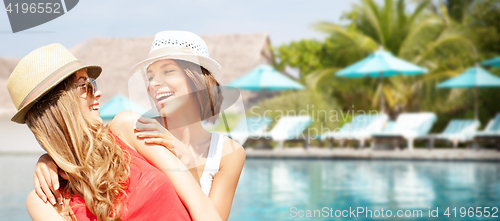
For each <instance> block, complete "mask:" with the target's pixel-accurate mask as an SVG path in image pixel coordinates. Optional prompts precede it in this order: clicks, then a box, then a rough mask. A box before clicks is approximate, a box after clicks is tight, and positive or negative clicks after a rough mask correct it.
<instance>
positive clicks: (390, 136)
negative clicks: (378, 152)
mask: <svg viewBox="0 0 500 221" xmlns="http://www.w3.org/2000/svg"><path fill="white" fill-rule="evenodd" d="M436 120H437V117H436V114H434V113H429V112H427V113H404V114H400V115H399V116H398V118H397V119H396V122H395V123H394V125H393V127H392V130H391V131H387V132H381V133H374V134H372V138H373V139H374V141H375V144H378V143H379V142H382V141H386V140H389V141H393V142H394V143H395V144H396V146H398V142H399V141H400V140H406V141H407V145H408V149H410V150H412V149H413V142H414V141H415V140H421V139H425V140H428V139H429V138H428V137H427V136H426V135H427V134H428V133H429V131H430V130H431V128H432V125H434V123H435V122H436Z"/></svg>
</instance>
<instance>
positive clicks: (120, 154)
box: [26, 75, 130, 220]
mask: <svg viewBox="0 0 500 221" xmlns="http://www.w3.org/2000/svg"><path fill="white" fill-rule="evenodd" d="M73 78H74V75H73V76H72V77H69V78H68V79H66V80H64V81H63V82H62V83H60V84H59V85H57V86H56V87H55V88H54V89H52V90H51V91H50V92H49V93H48V94H47V95H45V96H44V97H43V98H42V99H41V100H40V101H38V102H37V103H36V104H35V105H34V106H33V107H32V108H31V109H30V111H29V112H28V113H27V115H26V123H27V124H28V126H29V128H30V129H31V131H32V132H33V134H34V135H35V137H36V139H37V140H38V142H39V143H40V145H41V146H42V147H43V148H44V149H45V150H46V151H47V153H48V154H49V155H50V156H51V157H52V159H53V160H54V162H55V163H56V164H57V165H58V166H59V168H61V169H62V170H63V171H64V172H66V174H67V175H68V185H66V187H65V189H64V190H63V193H69V194H64V195H65V196H64V197H65V200H64V201H65V202H64V204H65V208H66V209H67V210H69V200H68V199H70V198H71V196H72V195H73V194H78V195H80V196H81V197H83V199H84V200H85V204H86V206H87V208H88V209H89V210H90V211H91V212H92V213H93V214H94V215H95V216H96V217H97V218H98V220H121V212H122V206H123V203H122V201H123V198H124V197H126V194H125V189H126V188H127V186H128V176H129V173H130V168H129V160H130V157H129V155H128V154H127V153H126V152H124V151H122V149H121V148H120V147H118V146H117V145H116V144H115V143H114V140H113V137H111V135H110V134H109V133H108V128H107V127H104V126H103V125H102V123H101V122H99V121H97V120H95V119H93V118H91V117H86V116H85V115H84V114H83V112H82V111H81V109H80V103H79V99H80V98H79V94H78V90H77V88H76V87H75V85H74V83H73ZM70 214H71V216H72V218H75V216H74V214H73V212H72V211H71V210H70Z"/></svg>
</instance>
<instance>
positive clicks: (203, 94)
mask: <svg viewBox="0 0 500 221" xmlns="http://www.w3.org/2000/svg"><path fill="white" fill-rule="evenodd" d="M131 72H132V73H133V74H140V75H142V76H143V77H144V78H145V83H146V86H147V89H148V93H149V96H150V97H151V99H152V101H153V102H154V104H155V106H156V108H157V109H158V113H159V114H160V116H161V117H158V118H155V119H147V118H142V117H140V115H139V114H137V113H134V112H131V111H124V112H122V113H120V114H118V115H117V116H115V118H114V120H113V122H112V123H110V128H111V129H112V131H113V132H115V133H116V134H118V135H119V136H121V137H124V141H125V142H127V143H129V144H131V145H132V146H135V145H140V144H147V145H152V144H157V145H161V146H165V147H174V148H169V150H170V151H172V152H173V153H174V154H175V155H176V156H177V157H178V158H179V159H180V160H181V162H182V163H183V164H184V165H185V166H187V167H188V168H190V172H191V174H192V176H193V177H194V178H195V179H196V181H198V182H199V185H200V186H201V189H202V190H203V192H204V193H205V194H206V195H207V196H209V198H210V199H211V200H212V203H213V204H214V205H215V207H216V208H217V211H218V213H219V215H220V216H221V218H222V219H223V220H226V219H227V218H228V217H229V212H230V210H231V205H232V200H233V197H234V193H235V191H236V186H237V184H238V180H239V176H240V174H241V171H242V168H243V164H244V162H245V151H244V149H243V148H242V147H241V145H239V144H237V143H236V142H234V141H233V140H231V139H229V138H227V137H225V136H223V135H222V134H219V133H210V132H207V131H206V130H205V129H204V128H203V127H202V124H201V122H202V121H209V122H213V121H214V120H215V119H216V118H217V116H218V114H219V112H220V108H221V102H222V94H221V90H220V85H219V83H218V81H217V79H218V78H219V77H220V74H221V66H220V65H219V64H218V63H217V62H216V61H215V60H213V59H212V58H210V57H209V55H208V48H207V46H206V44H205V42H204V41H203V40H202V39H201V38H200V37H199V36H197V35H195V34H193V33H191V32H185V31H164V32H160V33H157V34H156V36H155V39H154V41H153V44H152V47H151V51H150V54H149V56H148V58H147V59H146V60H144V61H142V62H140V63H139V64H137V65H135V66H134V67H133V68H132V69H131ZM165 128H166V129H165ZM167 129H168V131H167ZM158 132H160V133H158ZM158 147H159V146H157V147H155V148H158ZM152 148H153V147H152ZM160 148H161V147H160ZM139 153H141V151H139ZM141 154H143V153H141ZM146 154H147V153H146ZM145 157H146V158H148V160H150V162H152V164H153V165H156V164H157V163H159V161H160V160H161V159H160V158H157V157H156V156H154V155H151V156H145ZM49 164H50V160H49V162H47V160H42V162H40V163H39V165H37V168H47V166H46V165H49ZM51 168H52V169H51V170H52V172H50V173H52V174H56V171H55V169H54V167H51ZM41 171H50V170H47V169H41ZM44 174H47V172H39V173H38V176H39V177H44ZM35 177H37V174H35ZM45 177H47V176H45ZM41 179H43V178H41ZM35 182H36V181H35ZM53 182H54V183H55V182H57V180H54V181H53ZM198 188H199V187H198ZM181 198H182V196H181ZM210 204H211V203H210Z"/></svg>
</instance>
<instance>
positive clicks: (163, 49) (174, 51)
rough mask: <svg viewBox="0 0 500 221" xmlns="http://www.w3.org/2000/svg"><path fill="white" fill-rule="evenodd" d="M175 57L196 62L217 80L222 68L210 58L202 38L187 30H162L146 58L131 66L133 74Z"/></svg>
mask: <svg viewBox="0 0 500 221" xmlns="http://www.w3.org/2000/svg"><path fill="white" fill-rule="evenodd" d="M163 59H177V60H183V61H189V62H192V63H195V64H198V65H200V66H202V67H204V68H205V69H207V70H208V71H209V72H210V74H212V76H213V77H214V78H215V79H216V80H217V81H219V78H220V76H221V72H222V68H221V66H220V64H219V63H217V61H215V60H214V59H212V58H210V56H209V54H208V47H207V44H206V43H205V41H203V39H202V38H201V37H200V36H198V35H196V34H194V33H192V32H188V31H162V32H158V33H157V34H156V35H155V38H154V40H153V44H152V45H151V51H150V52H149V55H148V58H147V59H146V60H144V61H141V62H139V63H138V64H136V65H135V66H134V67H132V69H131V72H132V74H135V73H137V72H140V73H141V74H145V73H146V69H147V68H148V67H149V65H151V64H152V63H154V62H155V61H158V60H163Z"/></svg>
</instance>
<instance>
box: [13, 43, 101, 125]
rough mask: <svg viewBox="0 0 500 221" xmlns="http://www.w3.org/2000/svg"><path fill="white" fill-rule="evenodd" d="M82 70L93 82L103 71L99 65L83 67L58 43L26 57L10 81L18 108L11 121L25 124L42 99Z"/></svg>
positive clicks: (39, 49) (14, 101)
mask: <svg viewBox="0 0 500 221" xmlns="http://www.w3.org/2000/svg"><path fill="white" fill-rule="evenodd" d="M83 68H87V73H88V75H89V77H91V78H97V77H98V76H99V75H100V74H101V71H102V69H101V67H100V66H97V65H83V64H82V63H81V62H80V61H79V60H78V59H76V58H75V56H73V55H72V54H71V53H70V52H69V51H68V49H66V48H65V47H64V46H62V45H60V44H57V43H56V44H51V45H47V46H44V47H41V48H38V49H36V50H34V51H32V52H31V53H29V54H28V55H26V57H24V58H23V59H22V60H21V61H20V62H19V64H17V66H16V68H15V69H14V71H13V72H12V74H11V75H10V77H9V80H8V81H7V89H8V90H9V94H10V98H11V99H12V102H13V103H14V105H15V106H16V108H17V113H16V114H15V115H14V116H13V117H12V119H11V120H12V121H14V122H16V123H20V124H24V123H25V119H24V118H25V116H26V113H27V112H28V111H29V109H30V108H31V107H32V106H33V105H34V104H35V103H36V102H37V101H38V100H39V99H40V98H42V97H43V95H45V94H47V93H48V92H49V91H50V90H51V89H52V88H54V87H55V86H56V85H57V84H59V83H61V82H62V81H63V80H64V79H66V78H67V77H69V76H71V75H72V74H73V73H75V72H76V71H78V70H80V69H83Z"/></svg>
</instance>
